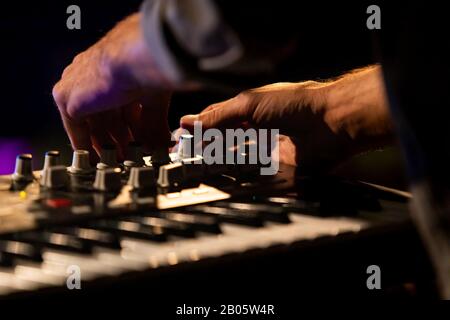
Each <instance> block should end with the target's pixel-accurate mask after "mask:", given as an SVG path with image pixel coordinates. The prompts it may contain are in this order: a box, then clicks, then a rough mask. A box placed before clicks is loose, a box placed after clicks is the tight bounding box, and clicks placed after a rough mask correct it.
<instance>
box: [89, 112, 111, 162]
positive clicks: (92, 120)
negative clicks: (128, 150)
mask: <svg viewBox="0 0 450 320" xmlns="http://www.w3.org/2000/svg"><path fill="white" fill-rule="evenodd" d="M107 121H108V116H107V113H106V112H101V113H98V114H94V115H91V116H90V117H88V118H87V123H88V124H89V130H90V134H91V140H92V145H93V148H94V149H95V151H96V152H97V154H98V155H99V156H100V152H101V150H102V148H103V146H105V145H115V144H116V143H115V141H114V140H113V139H112V137H111V136H110V134H109V132H108V129H107Z"/></svg>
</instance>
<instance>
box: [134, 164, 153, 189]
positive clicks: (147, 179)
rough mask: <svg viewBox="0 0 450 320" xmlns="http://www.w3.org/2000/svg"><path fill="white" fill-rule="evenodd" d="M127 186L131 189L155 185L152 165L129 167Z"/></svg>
mask: <svg viewBox="0 0 450 320" xmlns="http://www.w3.org/2000/svg"><path fill="white" fill-rule="evenodd" d="M127 184H128V185H129V186H131V187H132V188H133V189H145V188H150V187H153V186H155V171H154V169H153V168H152V167H134V168H131V171H130V178H129V179H128V183H127Z"/></svg>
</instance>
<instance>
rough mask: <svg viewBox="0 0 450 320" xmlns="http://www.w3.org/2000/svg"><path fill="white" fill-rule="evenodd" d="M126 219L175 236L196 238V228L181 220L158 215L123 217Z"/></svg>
mask: <svg viewBox="0 0 450 320" xmlns="http://www.w3.org/2000/svg"><path fill="white" fill-rule="evenodd" d="M121 220H124V221H133V222H138V223H140V224H142V225H145V226H149V227H153V228H160V229H161V230H162V231H163V232H164V233H167V234H169V235H174V236H180V237H186V238H194V237H195V230H194V229H193V228H191V227H190V226H189V225H187V224H185V223H183V222H179V221H170V220H166V219H162V218H158V217H141V216H134V217H126V218H122V219H121Z"/></svg>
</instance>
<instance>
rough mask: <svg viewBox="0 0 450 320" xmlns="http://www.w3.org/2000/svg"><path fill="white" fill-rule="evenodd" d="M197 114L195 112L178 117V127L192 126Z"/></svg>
mask: <svg viewBox="0 0 450 320" xmlns="http://www.w3.org/2000/svg"><path fill="white" fill-rule="evenodd" d="M198 119H199V116H198V115H196V114H188V115H185V116H183V117H181V119H180V127H181V128H186V127H192V126H193V125H194V122H195V121H198Z"/></svg>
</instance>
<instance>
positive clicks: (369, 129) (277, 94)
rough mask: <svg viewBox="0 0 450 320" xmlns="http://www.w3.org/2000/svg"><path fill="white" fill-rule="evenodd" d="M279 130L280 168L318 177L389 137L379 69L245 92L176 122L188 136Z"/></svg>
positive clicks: (379, 145)
mask: <svg viewBox="0 0 450 320" xmlns="http://www.w3.org/2000/svg"><path fill="white" fill-rule="evenodd" d="M195 121H201V122H202V127H203V129H209V128H219V129H225V128H235V127H239V126H242V127H247V126H251V127H256V128H268V129H279V130H280V133H281V134H282V136H281V137H280V141H279V157H280V158H279V159H276V160H279V161H280V162H284V163H288V164H294V165H301V166H302V167H303V168H305V169H307V170H311V171H316V172H317V171H318V172H323V171H326V170H328V169H331V168H333V167H334V166H335V165H337V164H338V163H339V162H341V161H342V160H345V159H346V158H348V157H350V156H352V155H354V154H356V153H359V152H362V151H368V150H370V149H371V148H374V147H381V146H383V145H384V144H386V143H387V142H390V141H391V140H392V137H393V129H392V122H391V119H390V114H389V110H388V104H387V99H386V94H385V90H384V83H383V78H382V73H381V68H380V67H378V66H373V67H368V68H365V69H362V70H358V71H355V72H352V73H350V74H348V75H345V76H343V77H342V78H340V79H338V80H334V81H330V82H326V83H319V82H314V81H307V82H301V83H275V84H271V85H268V86H264V87H260V88H256V89H252V90H248V91H245V92H243V93H241V94H239V95H237V96H236V97H234V98H232V99H229V100H226V101H223V102H219V103H216V104H213V105H210V106H209V107H207V108H206V109H205V110H203V111H202V112H201V113H200V114H198V115H188V116H185V117H183V118H182V119H181V127H183V128H185V129H188V130H192V129H193V126H194V122H195Z"/></svg>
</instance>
